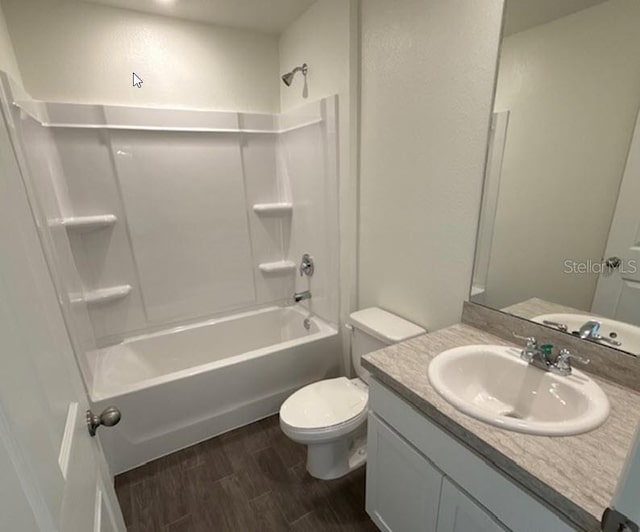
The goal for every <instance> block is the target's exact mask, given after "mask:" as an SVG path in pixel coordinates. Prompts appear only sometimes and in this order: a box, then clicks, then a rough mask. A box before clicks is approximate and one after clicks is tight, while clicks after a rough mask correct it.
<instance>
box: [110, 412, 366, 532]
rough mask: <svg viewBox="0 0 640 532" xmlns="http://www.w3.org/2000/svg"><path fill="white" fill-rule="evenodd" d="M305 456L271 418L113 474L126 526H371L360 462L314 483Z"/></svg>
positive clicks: (223, 529)
mask: <svg viewBox="0 0 640 532" xmlns="http://www.w3.org/2000/svg"><path fill="white" fill-rule="evenodd" d="M305 455H306V449H305V447H304V446H301V445H298V444H296V443H294V442H292V441H291V440H289V439H288V438H287V437H286V436H285V435H284V434H282V431H281V430H280V427H279V424H278V416H272V417H269V418H267V419H264V420H262V421H258V422H257V423H253V424H251V425H248V426H246V427H243V428H240V429H237V430H234V431H233V432H229V433H227V434H224V435H222V436H218V437H216V438H213V439H211V440H207V441H205V442H203V443H200V444H198V445H194V446H193V447H189V448H187V449H184V450H182V451H179V452H177V453H173V454H171V455H169V456H165V457H163V458H160V459H158V460H155V461H153V462H150V463H148V464H145V465H143V466H141V467H138V468H136V469H134V470H132V471H128V472H126V473H123V474H122V475H118V476H117V477H116V492H117V494H118V499H119V500H120V506H121V507H122V512H123V514H124V518H125V522H126V524H127V529H128V530H129V531H131V532H147V531H152V532H178V531H180V532H218V531H219V532H227V531H230V532H235V531H239V532H253V531H261V532H262V531H269V532H271V531H293V532H302V531H304V532H307V531H308V532H314V531H323V532H325V531H345V532H347V531H349V532H350V531H354V532H355V531H376V530H377V528H376V527H375V525H374V524H373V523H372V522H371V520H370V519H369V517H368V516H367V514H366V513H365V511H364V485H365V481H364V475H365V470H364V468H361V469H359V470H357V471H355V472H353V473H351V474H350V475H348V476H346V477H344V478H341V479H338V480H332V481H320V480H316V479H314V478H312V477H311V476H310V475H309V474H308V473H307V471H306V468H305Z"/></svg>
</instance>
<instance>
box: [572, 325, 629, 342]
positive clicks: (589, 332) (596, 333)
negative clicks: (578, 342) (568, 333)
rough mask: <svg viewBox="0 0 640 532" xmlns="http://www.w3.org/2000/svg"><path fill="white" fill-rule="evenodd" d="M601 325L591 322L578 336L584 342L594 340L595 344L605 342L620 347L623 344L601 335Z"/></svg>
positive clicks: (583, 326) (581, 329)
mask: <svg viewBox="0 0 640 532" xmlns="http://www.w3.org/2000/svg"><path fill="white" fill-rule="evenodd" d="M600 327H601V324H600V322H599V321H595V320H589V321H588V322H586V323H585V324H584V325H582V327H580V330H579V331H578V336H579V337H580V338H582V339H583V340H592V341H594V342H605V343H607V344H609V345H612V346H615V347H620V346H621V345H622V342H620V341H618V340H614V339H613V338H607V337H605V336H602V335H601V334H600Z"/></svg>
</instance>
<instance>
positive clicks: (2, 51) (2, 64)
mask: <svg viewBox="0 0 640 532" xmlns="http://www.w3.org/2000/svg"><path fill="white" fill-rule="evenodd" d="M0 70H4V71H5V72H6V73H7V74H9V76H11V77H12V78H13V79H14V80H16V81H17V82H19V83H22V76H21V75H20V69H19V68H18V61H17V60H16V54H15V52H14V50H13V43H12V42H11V37H10V35H9V30H8V28H7V22H6V19H5V16H4V12H3V11H2V5H0Z"/></svg>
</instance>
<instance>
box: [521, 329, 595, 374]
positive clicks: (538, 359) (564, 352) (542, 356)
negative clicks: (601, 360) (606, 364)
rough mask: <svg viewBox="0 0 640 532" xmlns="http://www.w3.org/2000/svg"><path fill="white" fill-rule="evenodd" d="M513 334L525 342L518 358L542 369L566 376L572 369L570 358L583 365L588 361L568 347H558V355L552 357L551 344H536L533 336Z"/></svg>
mask: <svg viewBox="0 0 640 532" xmlns="http://www.w3.org/2000/svg"><path fill="white" fill-rule="evenodd" d="M513 336H515V337H516V338H519V339H520V340H524V341H525V342H526V344H525V346H524V349H522V351H521V352H520V358H521V359H522V360H524V361H525V362H527V363H529V364H531V365H532V366H535V367H536V368H539V369H541V370H543V371H550V372H551V373H555V374H557V375H562V376H564V377H567V376H569V375H571V372H572V369H573V368H572V366H571V361H572V360H576V361H578V362H580V363H581V364H585V365H587V364H589V362H590V360H589V359H588V358H582V357H579V356H576V355H572V354H571V352H570V351H569V350H568V349H560V351H559V352H558V356H557V357H555V359H553V357H552V349H553V346H552V345H551V344H543V345H538V341H537V340H536V339H535V338H534V337H533V336H520V335H518V334H516V333H513Z"/></svg>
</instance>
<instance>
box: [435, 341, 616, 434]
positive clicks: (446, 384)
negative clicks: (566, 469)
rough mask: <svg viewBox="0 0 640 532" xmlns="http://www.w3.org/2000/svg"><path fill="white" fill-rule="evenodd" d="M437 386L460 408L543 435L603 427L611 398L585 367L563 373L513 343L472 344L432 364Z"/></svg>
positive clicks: (501, 424) (508, 426) (517, 429)
mask: <svg viewBox="0 0 640 532" xmlns="http://www.w3.org/2000/svg"><path fill="white" fill-rule="evenodd" d="M428 371H429V380H430V381H431V384H432V386H433V387H434V388H435V389H436V391H437V392H438V393H439V394H440V395H441V396H442V397H443V398H444V399H445V400H447V401H448V402H449V403H451V404H452V405H453V406H454V407H456V408H457V409H458V410H460V411H461V412H463V413H465V414H467V415H469V416H471V417H474V418H476V419H479V420H480V421H484V422H485V423H489V424H491V425H495V426H497V427H501V428H503V429H507V430H513V431H515V432H523V433H526V434H537V435H542V436H570V435H574V434H581V433H583V432H588V431H590V430H593V429H595V428H597V427H599V426H600V425H601V424H602V423H604V422H605V420H606V419H607V417H608V416H609V400H608V399H607V396H606V395H605V394H604V392H603V391H602V389H601V388H600V386H598V385H597V384H596V383H595V382H594V381H593V380H592V379H590V378H589V377H587V376H586V375H585V374H584V373H582V372H581V371H578V370H576V369H574V370H573V373H572V375H570V376H568V377H563V376H560V375H555V374H553V373H549V372H545V371H543V370H540V369H538V368H536V367H533V366H531V365H529V364H528V363H527V362H525V361H524V360H521V359H520V350H519V349H517V348H514V347H505V346H493V345H468V346H464V347H457V348H455V349H449V350H448V351H444V352H442V353H440V354H439V355H438V356H437V357H435V358H434V359H433V360H432V361H431V363H430V364H429V370H428Z"/></svg>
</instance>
